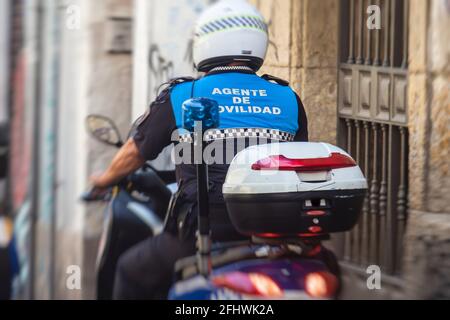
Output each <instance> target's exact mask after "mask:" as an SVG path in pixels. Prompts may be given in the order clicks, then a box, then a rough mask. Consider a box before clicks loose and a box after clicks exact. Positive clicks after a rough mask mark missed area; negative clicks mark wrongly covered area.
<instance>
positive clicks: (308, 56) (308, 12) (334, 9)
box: [250, 0, 339, 143]
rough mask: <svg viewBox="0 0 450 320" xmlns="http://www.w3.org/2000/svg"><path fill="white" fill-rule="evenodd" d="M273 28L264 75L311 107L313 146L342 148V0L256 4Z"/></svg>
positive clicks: (255, 1) (261, 1)
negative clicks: (286, 86)
mask: <svg viewBox="0 0 450 320" xmlns="http://www.w3.org/2000/svg"><path fill="white" fill-rule="evenodd" d="M250 2H252V3H253V4H255V5H256V6H257V7H258V8H259V9H260V10H261V12H262V14H263V15H264V17H265V18H266V21H267V22H268V23H269V37H270V40H271V43H270V46H269V51H268V54H267V58H266V61H265V64H264V67H263V68H262V69H261V71H260V72H259V73H260V74H264V73H269V74H273V75H275V76H278V77H281V78H283V79H286V80H289V81H290V83H291V86H292V87H293V89H294V90H295V91H296V92H297V93H298V94H299V95H300V97H301V99H302V102H303V104H304V105H305V109H306V113H307V115H308V121H309V126H308V127H309V132H310V140H311V141H325V142H330V143H336V123H337V112H336V110H337V108H336V101H337V82H336V79H337V59H338V46H337V42H338V29H339V28H338V5H339V1H338V0H321V1H314V0H278V1H275V0H251V1H250Z"/></svg>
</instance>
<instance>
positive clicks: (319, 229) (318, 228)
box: [308, 226, 322, 233]
mask: <svg viewBox="0 0 450 320" xmlns="http://www.w3.org/2000/svg"><path fill="white" fill-rule="evenodd" d="M308 231H309V232H312V233H319V232H322V228H321V227H317V226H314V227H309V228H308Z"/></svg>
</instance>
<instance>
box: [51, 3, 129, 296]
mask: <svg viewBox="0 0 450 320" xmlns="http://www.w3.org/2000/svg"><path fill="white" fill-rule="evenodd" d="M68 5H76V6H79V8H80V11H79V12H80V14H81V16H80V17H81V25H80V29H78V30H71V29H69V28H67V18H69V15H68V14H67V11H66V10H67V8H68ZM131 9H132V1H131V0H107V1H106V0H105V1H87V0H78V1H67V2H66V5H65V6H62V7H61V15H62V19H61V26H60V30H61V31H62V35H61V61H60V68H61V70H60V88H59V107H60V108H59V111H58V113H59V116H58V137H59V141H58V159H57V172H58V173H57V177H58V178H57V188H58V189H57V204H56V213H57V218H56V235H55V237H56V244H57V245H56V253H55V259H56V262H55V265H57V266H58V267H57V269H56V270H55V280H54V282H55V285H56V289H55V297H56V298H63V299H64V298H93V297H94V294H95V258H96V251H97V244H98V239H99V236H100V233H101V227H102V221H103V214H102V212H103V209H104V208H103V206H102V205H98V204H94V205H89V206H87V205H85V204H83V203H81V202H80V200H79V197H80V195H81V193H82V192H83V191H85V190H86V189H87V188H88V177H89V176H90V175H91V174H92V173H94V172H97V173H98V172H101V171H103V170H105V169H106V167H107V165H108V163H109V162H110V161H111V159H112V157H113V155H114V154H115V152H116V150H114V148H111V147H106V146H104V145H102V144H101V143H99V142H97V141H94V140H93V139H92V138H91V137H90V136H89V135H88V134H87V132H86V129H85V122H84V120H85V117H86V116H87V115H88V114H92V113H95V114H102V115H105V116H109V117H111V118H112V120H114V121H115V122H116V123H117V125H118V128H119V130H120V131H121V132H122V133H123V134H126V132H127V130H128V128H129V126H130V111H131V87H132V82H131V55H130V52H127V51H126V50H125V51H123V52H120V53H119V52H113V51H114V50H113V49H114V48H115V47H114V45H115V41H116V40H117V39H116V38H115V34H116V33H117V32H119V33H120V32H125V37H126V33H127V32H128V31H127V30H125V31H124V30H123V20H125V21H126V20H127V19H129V18H131ZM117 23H118V24H120V26H117ZM125 29H127V27H126V22H125ZM128 33H129V32H128ZM110 35H111V37H109V36H110ZM70 265H77V266H80V268H81V271H82V277H83V282H82V290H81V291H77V290H68V289H67V287H66V279H67V276H68V274H67V272H66V271H67V267H68V266H70Z"/></svg>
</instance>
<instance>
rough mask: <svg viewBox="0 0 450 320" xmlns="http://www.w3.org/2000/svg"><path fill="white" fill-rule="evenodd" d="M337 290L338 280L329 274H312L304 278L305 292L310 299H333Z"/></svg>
mask: <svg viewBox="0 0 450 320" xmlns="http://www.w3.org/2000/svg"><path fill="white" fill-rule="evenodd" d="M337 288H338V279H337V278H336V276H334V275H333V274H331V273H329V272H325V271H323V272H312V273H309V274H308V275H307V276H306V278H305V291H306V293H307V294H308V295H309V296H311V297H312V298H318V299H328V298H333V297H334V295H335V294H336V292H337Z"/></svg>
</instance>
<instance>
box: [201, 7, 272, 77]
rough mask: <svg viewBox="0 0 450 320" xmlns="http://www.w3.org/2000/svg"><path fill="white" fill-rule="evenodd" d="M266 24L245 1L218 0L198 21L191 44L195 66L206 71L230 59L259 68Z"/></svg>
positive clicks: (264, 42) (264, 49) (264, 47)
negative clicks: (192, 43)
mask: <svg viewBox="0 0 450 320" xmlns="http://www.w3.org/2000/svg"><path fill="white" fill-rule="evenodd" d="M268 42H269V39H268V34H267V25H266V23H265V21H264V18H263V17H262V15H261V14H260V13H259V12H258V10H257V9H256V8H255V7H253V6H252V5H250V4H249V3H248V2H247V1H245V0H220V1H219V2H218V3H216V4H214V5H212V6H211V7H209V8H208V9H206V10H205V11H204V12H203V13H202V14H201V16H200V18H199V19H198V20H197V24H196V26H195V38H194V45H193V57H194V64H195V68H196V69H197V70H198V71H201V72H206V71H208V70H210V69H212V68H214V67H217V66H224V65H227V64H229V63H231V62H246V63H247V64H248V65H249V66H250V67H251V68H252V69H253V70H255V71H258V70H259V68H261V66H262V64H263V62H264V58H265V56H266V52H267V46H268Z"/></svg>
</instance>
